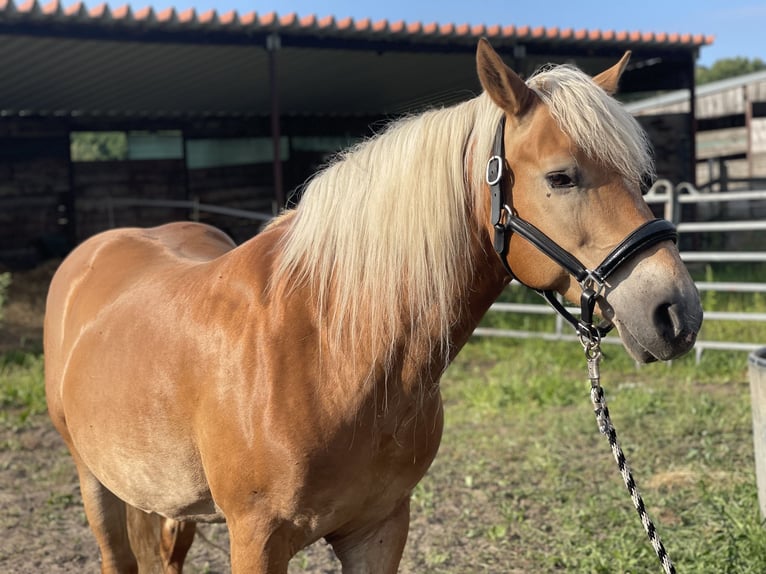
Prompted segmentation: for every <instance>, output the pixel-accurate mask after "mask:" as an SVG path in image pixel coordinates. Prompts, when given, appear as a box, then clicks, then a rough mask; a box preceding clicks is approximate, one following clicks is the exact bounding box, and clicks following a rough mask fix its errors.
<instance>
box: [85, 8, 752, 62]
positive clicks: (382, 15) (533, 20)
mask: <svg viewBox="0 0 766 574" xmlns="http://www.w3.org/2000/svg"><path fill="white" fill-rule="evenodd" d="M127 2H128V3H129V4H130V5H131V6H132V7H133V8H134V9H136V8H141V7H143V6H145V5H147V4H148V5H151V6H153V7H154V8H155V9H157V8H160V9H161V8H167V7H169V6H173V7H174V8H176V9H177V10H178V9H186V8H195V9H197V10H198V11H204V10H209V9H211V8H213V9H215V10H218V12H219V13H223V12H227V11H229V10H236V11H237V12H240V13H243V14H244V13H248V12H253V11H255V12H258V13H262V14H265V13H268V12H277V13H278V14H280V15H285V14H290V13H291V12H296V13H297V14H298V15H300V16H308V15H310V14H316V15H317V16H335V17H336V18H343V17H349V16H350V17H352V18H354V19H361V18H371V19H372V20H380V19H387V20H391V21H398V20H404V21H407V22H417V21H420V22H424V23H430V22H438V23H440V24H447V23H453V24H464V23H469V24H486V25H493V24H501V25H509V24H514V25H516V26H523V25H529V26H532V27H535V26H544V27H546V28H548V27H553V26H558V27H559V28H574V29H575V30H578V29H583V28H586V29H600V30H617V31H620V30H629V31H633V30H638V31H641V32H668V33H672V32H679V33H691V34H704V35H706V36H708V35H712V36H715V41H714V43H713V45H712V46H706V47H703V48H702V49H701V50H700V57H699V59H698V60H697V64H698V65H703V66H710V65H711V64H712V63H713V62H715V61H716V60H718V59H721V58H733V57H736V56H743V57H746V58H750V59H753V58H760V59H762V60H765V61H766V39H765V38H764V37H765V36H766V1H765V0H761V1H760V2H759V1H755V0H629V1H624V0H612V1H604V0H601V1H596V0H522V1H518V0H460V1H458V0H376V1H374V2H373V1H370V0H321V1H320V0H146V1H142V0H127ZM124 3H125V2H114V1H109V4H110V6H112V7H117V6H120V5H122V4H124ZM88 4H94V2H89V3H88Z"/></svg>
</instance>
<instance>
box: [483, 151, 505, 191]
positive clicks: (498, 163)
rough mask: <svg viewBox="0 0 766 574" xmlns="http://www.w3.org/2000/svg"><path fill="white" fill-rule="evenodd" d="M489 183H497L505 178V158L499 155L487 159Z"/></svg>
mask: <svg viewBox="0 0 766 574" xmlns="http://www.w3.org/2000/svg"><path fill="white" fill-rule="evenodd" d="M486 179H487V184H488V185H497V184H498V183H500V180H501V179H503V158H502V157H500V156H499V155H493V156H492V157H491V158H489V161H487V175H486Z"/></svg>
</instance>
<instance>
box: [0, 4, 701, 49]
mask: <svg viewBox="0 0 766 574" xmlns="http://www.w3.org/2000/svg"><path fill="white" fill-rule="evenodd" d="M4 15H8V16H11V15H13V17H14V18H17V19H18V18H23V17H25V16H29V17H32V16H34V17H35V18H36V20H46V19H50V20H56V21H59V22H61V23H65V22H67V21H70V20H71V21H74V20H75V19H76V20H77V21H78V22H83V21H84V22H88V21H90V22H91V23H93V24H99V23H107V22H114V23H124V24H128V23H141V24H142V25H143V26H149V27H153V28H157V29H164V28H169V27H172V28H174V29H177V28H182V29H183V28H187V29H204V28H216V29H217V30H222V31H226V30H230V31H240V30H241V29H242V28H244V29H247V30H259V29H261V30H265V29H268V30H270V31H276V32H278V31H279V30H280V28H289V29H290V30H292V31H295V30H298V31H303V32H306V33H311V32H318V31H320V30H321V33H322V34H327V33H328V32H329V33H332V32H335V33H337V34H338V35H339V36H357V37H359V36H360V35H361V36H368V37H371V38H379V37H385V36H390V35H397V36H400V35H406V36H412V37H413V38H417V37H423V38H439V37H441V38H442V39H449V38H450V37H455V38H461V39H466V38H468V39H470V38H476V39H478V38H479V37H481V36H484V35H487V36H490V37H493V38H497V39H501V40H502V39H505V40H514V39H524V40H532V41H562V42H599V43H609V42H613V43H625V42H634V43H636V42H638V43H647V44H654V45H657V44H667V45H674V46H678V45H679V44H680V45H685V46H690V47H699V46H705V45H708V44H712V43H713V40H714V37H713V36H706V35H704V34H690V33H683V34H681V33H667V32H639V31H630V32H628V31H614V30H598V29H591V30H577V31H573V30H572V29H571V28H564V29H560V28H558V27H555V26H553V27H544V26H535V27H534V28H532V27H530V26H526V25H524V26H514V25H501V24H476V25H470V24H455V23H451V22H446V23H425V22H404V21H394V22H389V21H388V20H378V21H376V22H371V21H370V19H368V18H363V19H357V20H355V19H353V18H345V17H344V18H336V17H335V16H332V15H330V16H323V17H321V18H320V17H319V16H318V15H316V14H308V15H303V16H298V15H297V14H294V13H290V14H286V15H284V16H281V17H280V16H278V15H277V14H276V13H275V12H267V13H263V14H260V13H258V12H247V13H244V14H240V13H237V12H234V11H230V12H226V13H224V14H221V15H219V14H218V13H217V12H216V11H215V10H208V11H205V12H202V13H197V12H196V11H195V10H193V9H185V10H182V11H178V10H176V8H174V7H172V6H171V7H169V8H163V9H161V10H159V9H158V10H155V9H154V8H153V7H151V6H147V7H142V8H138V9H135V10H133V9H131V7H130V6H129V5H122V6H120V7H118V8H115V9H110V8H109V6H108V5H107V4H105V3H101V4H97V5H95V6H94V7H92V8H91V9H90V10H86V9H85V7H84V4H83V3H82V2H81V1H76V2H73V3H72V4H70V5H68V6H66V7H63V6H62V3H61V0H50V1H48V2H41V1H39V0H0V18H2V17H3V16H4Z"/></svg>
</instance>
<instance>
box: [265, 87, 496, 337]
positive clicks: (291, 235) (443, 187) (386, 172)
mask: <svg viewBox="0 0 766 574" xmlns="http://www.w3.org/2000/svg"><path fill="white" fill-rule="evenodd" d="M500 116H501V111H500V110H499V109H498V108H496V107H495V106H494V105H493V104H492V103H491V101H490V100H489V98H488V97H487V96H484V95H482V96H480V97H478V98H475V99H473V100H470V101H468V102H465V103H462V104H458V105H456V106H453V107H449V108H444V109H438V110H431V111H428V112H425V113H424V114H422V115H419V116H415V117H410V118H405V119H403V120H399V121H397V122H395V123H393V124H392V125H390V126H389V127H388V128H387V129H386V130H385V132H384V133H382V134H380V135H378V136H376V137H374V138H372V139H370V140H368V141H365V142H363V143H361V144H359V145H357V146H356V147H354V148H353V149H351V150H349V151H347V152H346V153H344V154H342V155H340V156H339V157H338V158H337V159H336V160H335V161H334V162H333V163H332V164H331V165H329V166H328V167H327V168H326V169H324V170H323V171H322V172H320V173H319V174H318V175H317V176H316V177H315V178H314V179H313V180H312V181H311V182H309V184H308V186H307V188H306V190H305V192H304V195H303V198H302V199H301V201H300V204H299V205H298V207H297V208H296V210H295V211H296V213H295V216H294V217H293V218H292V222H291V226H290V229H289V230H288V231H287V233H286V235H285V236H284V240H283V242H282V244H281V245H280V246H279V248H278V249H279V251H280V261H279V266H278V269H277V270H276V274H275V281H276V282H283V283H284V282H286V281H287V282H288V283H292V284H294V285H295V284H309V285H311V287H312V289H313V295H314V296H315V297H316V299H317V301H318V302H319V308H320V310H321V311H320V312H322V313H324V315H323V317H322V321H323V323H324V328H326V329H328V335H329V340H330V341H335V342H339V341H340V340H341V339H343V337H346V336H349V335H350V336H351V337H352V339H353V341H354V342H353V343H352V344H366V345H371V346H372V347H373V348H381V349H385V348H390V347H391V346H392V345H393V344H394V343H395V340H396V338H397V337H398V336H399V335H400V334H401V333H402V328H405V329H407V330H408V331H406V332H408V333H409V332H411V333H414V332H415V328H416V327H417V330H422V329H423V328H424V327H425V331H428V332H429V335H431V336H434V335H435V336H436V337H437V338H438V340H439V341H440V345H441V346H442V349H445V348H447V346H448V345H449V329H450V326H451V325H452V324H453V323H454V321H455V320H456V313H457V306H458V305H459V303H460V301H461V299H462V297H461V296H460V295H461V293H460V290H461V289H464V288H465V287H466V285H467V280H468V279H469V276H470V273H471V265H472V259H473V257H471V253H470V249H471V244H472V243H474V244H475V241H472V236H475V235H476V233H477V231H478V229H477V221H476V217H475V216H474V217H471V215H470V214H471V213H472V212H473V211H474V209H477V205H476V204H477V203H481V202H478V201H476V200H475V198H472V197H471V196H470V194H469V192H468V190H469V189H473V190H481V189H482V180H483V172H484V160H483V159H482V158H485V157H489V150H490V147H491V144H492V134H493V131H494V129H495V128H496V126H497V123H498V121H499V119H500ZM469 149H470V150H471V151H472V154H473V155H475V157H476V158H479V159H477V161H476V162H474V163H475V165H473V166H469V165H467V164H468V163H470V162H469V160H468V157H469V153H468V151H469ZM469 169H470V173H469ZM361 333H366V337H367V340H364V341H359V340H358V337H359V336H360V334H361Z"/></svg>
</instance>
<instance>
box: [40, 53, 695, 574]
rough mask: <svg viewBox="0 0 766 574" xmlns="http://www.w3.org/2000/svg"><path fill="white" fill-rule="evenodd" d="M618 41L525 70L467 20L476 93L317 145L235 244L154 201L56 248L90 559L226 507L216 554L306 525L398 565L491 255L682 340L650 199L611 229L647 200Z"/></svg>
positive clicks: (496, 281)
mask: <svg viewBox="0 0 766 574" xmlns="http://www.w3.org/2000/svg"><path fill="white" fill-rule="evenodd" d="M628 57H629V53H626V55H625V56H624V57H623V58H622V59H621V60H620V61H619V62H618V63H617V64H615V65H614V66H612V67H611V68H609V69H607V70H605V71H604V72H602V73H600V74H598V75H596V76H594V77H590V76H589V75H587V74H585V73H584V72H582V71H580V70H579V69H577V68H576V67H574V66H569V65H560V66H550V67H547V68H545V69H542V70H540V71H538V72H537V73H535V74H534V75H532V76H531V77H530V78H529V79H527V80H526V81H523V80H522V79H521V78H520V77H519V76H518V75H517V74H516V73H515V72H514V71H513V70H511V69H510V68H509V67H508V66H507V65H506V64H505V63H504V62H503V60H502V58H501V56H499V55H498V54H497V53H496V52H495V51H494V49H493V48H492V47H491V46H490V44H489V42H487V41H486V40H485V39H482V40H480V41H479V44H478V48H477V51H476V66H477V74H478V77H479V81H480V84H481V86H482V91H481V93H480V94H479V95H477V96H475V97H474V98H473V99H470V100H468V101H466V102H462V103H459V104H455V105H453V106H450V107H444V108H440V109H430V110H427V111H424V112H422V113H420V114H419V115H413V116H411V117H407V118H402V119H399V120H396V121H394V122H392V123H391V125H389V126H388V127H387V128H385V129H384V130H382V132H381V133H379V134H377V135H375V136H374V137H371V138H369V139H368V140H366V141H364V142H362V143H360V144H358V145H356V146H355V147H354V148H353V149H350V150H348V151H346V152H344V153H342V154H340V155H339V156H338V157H337V158H336V159H334V160H333V161H331V162H330V163H329V164H328V165H327V166H325V167H324V168H323V170H322V171H321V172H320V173H319V174H317V175H316V176H314V177H313V179H311V180H310V181H309V182H307V184H306V189H305V192H304V194H303V197H302V199H301V201H300V203H299V204H298V205H297V206H296V207H294V208H292V209H290V210H287V211H285V212H283V213H282V214H280V215H279V216H277V217H276V218H275V219H274V220H273V221H272V222H271V223H270V224H268V225H267V226H266V227H265V229H263V230H262V231H261V232H260V233H259V234H257V235H256V236H255V237H253V238H252V239H250V240H248V241H246V242H244V243H242V244H241V245H239V246H236V245H235V244H234V243H233V242H232V241H231V240H230V239H229V238H228V237H227V236H226V235H225V234H223V233H222V232H220V231H218V230H216V229H214V228H212V227H210V226H206V225H203V224H198V223H192V222H176V223H170V224H166V225H162V226H159V227H154V228H146V229H140V228H128V229H113V230H108V231H105V232H103V233H101V234H98V235H95V236H93V237H91V238H89V239H87V240H86V241H85V242H83V243H82V244H81V245H80V246H79V247H77V248H76V249H74V250H73V251H72V253H70V254H69V256H68V257H67V258H66V259H65V260H64V261H63V262H62V264H61V266H60V268H59V269H58V270H57V272H56V274H55V276H54V277H53V279H52V282H51V285H50V290H49V295H48V299H47V311H46V317H45V327H44V351H45V380H46V394H47V402H48V409H49V414H50V418H51V420H52V422H53V425H54V426H55V427H56V429H57V430H58V432H59V433H60V434H61V436H62V437H63V440H64V442H65V443H66V445H67V447H68V448H69V451H70V452H71V456H72V458H73V459H74V463H75V465H76V468H77V472H78V475H79V481H80V487H81V492H82V499H83V503H84V507H85V513H86V515H87V519H88V522H89V524H90V528H91V530H92V531H93V534H94V535H95V538H96V541H97V543H98V546H99V550H100V556H101V571H102V572H104V573H113V572H114V573H123V572H136V571H138V569H139V568H142V569H143V568H147V569H148V568H157V569H159V570H161V571H164V572H180V571H181V569H182V567H183V562H184V558H185V556H186V552H187V550H188V548H189V546H190V545H191V543H192V541H193V538H194V529H195V523H196V522H222V521H225V523H226V525H227V528H228V532H229V535H230V563H231V570H232V572H234V573H235V574H237V573H243V572H250V573H268V574H284V573H286V572H287V569H288V563H289V561H290V559H291V557H292V556H294V555H295V554H296V553H297V552H298V551H299V550H300V549H302V548H304V547H306V546H308V545H310V544H312V543H313V542H315V541H317V540H319V539H325V540H326V541H327V542H328V543H329V544H330V545H331V546H332V548H333V550H334V552H335V554H336V556H337V557H338V559H339V561H340V563H341V565H342V569H343V572H344V573H378V574H387V573H393V572H396V571H397V569H398V565H399V562H400V559H401V555H402V551H403V548H404V546H405V542H406V539H407V533H408V528H409V516H410V508H409V505H410V496H411V493H412V491H413V489H414V487H415V486H416V485H417V484H418V482H419V481H420V480H421V478H422V477H423V476H424V474H425V473H426V471H427V469H428V468H429V466H430V465H431V462H432V461H433V460H434V457H435V456H436V453H437V449H438V448H439V443H440V439H441V433H442V426H443V411H442V400H441V395H440V390H439V381H440V377H441V375H442V373H443V372H444V370H445V369H446V368H447V366H448V365H449V364H450V362H451V361H452V360H453V359H454V358H455V356H456V354H457V353H458V351H459V350H460V349H461V347H462V346H463V345H464V344H465V343H466V341H467V340H468V338H469V337H470V335H471V333H472V331H473V329H474V328H475V326H476V325H477V324H478V322H479V321H480V319H481V317H482V316H483V315H484V314H485V312H486V311H487V310H488V308H489V306H490V305H491V304H492V302H493V301H494V300H495V299H496V298H497V297H498V295H499V294H500V293H501V291H502V290H503V288H504V287H505V286H506V285H507V284H508V282H509V281H510V280H511V279H512V278H515V279H517V280H518V281H520V282H522V283H523V284H525V285H527V286H529V287H530V288H533V289H537V290H541V291H555V292H557V293H560V294H561V295H563V296H564V297H566V298H567V299H569V300H572V301H578V300H580V299H581V298H582V293H583V292H584V290H585V289H586V288H588V290H589V291H591V292H592V293H591V295H590V297H589V300H590V301H591V303H592V307H595V311H596V313H597V314H598V315H599V316H600V317H602V318H603V320H604V321H605V322H608V323H609V324H611V325H614V326H615V327H616V328H617V331H618V332H619V335H620V337H621V339H622V342H623V344H624V346H625V348H626V349H627V351H628V353H630V355H632V356H633V357H634V358H635V359H636V360H637V361H639V362H649V361H655V360H668V359H672V358H674V357H677V356H680V355H681V354H683V353H685V352H687V351H688V350H689V349H690V348H691V347H692V346H693V344H694V342H695V338H696V335H697V332H698V331H699V328H700V325H701V321H702V309H701V306H700V299H699V295H698V293H697V290H696V288H695V285H694V283H693V281H692V279H691V278H690V276H689V274H688V272H687V270H686V268H685V267H684V265H683V263H682V261H681V259H680V256H679V253H678V250H677V248H676V245H675V244H674V242H673V240H672V239H673V237H672V236H671V234H669V233H668V232H667V231H668V230H667V225H669V224H666V225H665V226H664V227H663V230H661V231H662V232H661V233H659V234H658V233H657V230H651V233H649V235H651V238H650V239H651V241H643V242H642V243H641V245H640V246H639V247H640V249H639V248H635V249H633V248H630V249H627V250H626V249H625V247H626V244H633V243H634V241H633V239H631V240H630V241H627V240H626V237H631V238H633V237H634V236H636V235H641V236H646V235H647V233H645V232H644V231H643V230H644V228H645V227H646V226H649V225H650V224H651V225H654V224H653V215H652V213H651V210H650V209H649V208H648V206H647V205H646V203H645V202H644V200H643V197H642V182H644V181H646V179H647V177H651V176H652V174H653V163H652V157H651V152H650V147H649V144H648V140H647V138H646V135H645V133H644V132H643V131H642V130H641V128H640V127H639V125H638V123H637V122H636V121H635V120H634V119H633V118H632V117H631V116H630V115H629V114H628V113H627V112H626V111H625V110H624V108H623V107H622V106H621V105H620V104H619V103H618V102H617V100H615V99H614V98H613V97H612V94H613V93H614V91H615V90H616V89H617V85H618V81H619V78H620V76H621V74H622V72H623V70H624V69H625V66H626V65H627V61H628ZM498 146H499V147H498ZM498 150H501V151H498ZM501 168H502V169H501ZM490 172H491V173H490ZM498 172H500V173H498ZM498 190H499V192H501V195H502V201H501V202H499V203H498V202H497V201H496V198H495V195H497V193H496V192H497V191H498ZM490 196H492V197H490ZM498 206H499V207H498ZM512 218H515V219H517V220H518V221H524V222H526V223H527V224H528V227H530V228H534V229H535V230H536V232H537V235H538V236H541V237H545V238H547V240H550V241H552V242H553V243H555V245H556V246H557V247H556V249H558V251H560V252H564V253H565V254H567V256H568V257H570V259H571V260H576V261H581V262H582V267H583V268H584V269H586V272H585V275H584V276H579V274H575V275H572V273H570V270H568V269H567V266H566V265H564V266H562V264H561V263H560V262H558V261H557V260H556V259H555V258H552V257H551V256H550V255H549V253H548V252H546V251H545V250H544V249H541V247H540V245H537V244H536V242H535V241H534V240H533V239H532V238H530V236H529V234H526V235H525V234H524V233H521V232H517V231H515V229H516V228H513V229H510V227H509V225H510V223H509V222H510V221H511V219H512ZM654 221H659V220H654ZM501 231H503V233H500V232H501ZM498 238H499V239H498ZM498 243H500V245H499V246H498ZM616 246H617V247H616ZM618 247H619V249H618ZM628 247H630V245H628ZM548 251H550V249H549V250H548ZM615 251H617V252H619V253H617V255H619V257H617V256H616V255H615ZM605 257H606V258H607V259H608V260H610V261H612V264H611V265H610V267H612V269H610V273H609V275H608V277H607V276H606V274H603V276H599V274H598V273H595V272H593V270H594V269H595V268H597V267H598V266H599V265H598V264H599V262H600V261H602V260H603V259H604V258H605ZM616 259H619V261H618V262H617V263H619V264H616V263H615V260H616ZM601 267H603V264H602V265H601ZM588 270H589V271H588ZM594 285H595V288H594V289H591V287H593V286H594Z"/></svg>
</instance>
